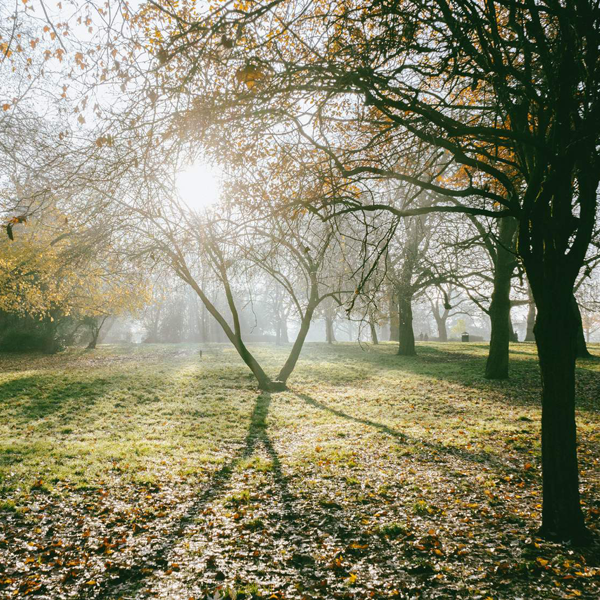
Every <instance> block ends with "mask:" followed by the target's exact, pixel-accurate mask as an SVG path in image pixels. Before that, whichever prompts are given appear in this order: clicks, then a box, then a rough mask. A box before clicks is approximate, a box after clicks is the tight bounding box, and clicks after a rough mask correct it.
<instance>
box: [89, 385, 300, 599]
mask: <svg viewBox="0 0 600 600" xmlns="http://www.w3.org/2000/svg"><path fill="white" fill-rule="evenodd" d="M270 403H271V395H270V394H269V393H262V394H260V395H259V396H257V398H256V403H255V405H254V409H253V411H252V415H251V417H250V425H249V427H248V433H247V435H246V438H245V441H244V446H243V447H242V448H241V449H240V450H239V451H238V452H237V453H236V454H235V455H234V456H233V457H232V458H231V459H230V460H229V461H228V462H227V463H226V464H225V465H223V466H222V467H221V468H220V469H219V470H217V471H216V472H215V473H214V474H213V476H212V478H211V480H210V482H209V483H208V485H207V486H206V488H205V489H204V491H203V492H201V493H200V494H199V495H198V496H197V497H196V498H195V499H194V501H193V502H192V503H191V504H190V505H189V506H188V508H187V509H186V510H185V512H184V513H183V514H182V515H181V516H180V517H179V518H178V519H177V520H176V521H175V522H174V523H172V524H171V534H170V535H166V536H163V537H162V539H161V541H160V543H159V544H158V545H155V546H154V548H153V550H152V552H151V553H148V554H144V559H143V560H144V562H143V563H141V564H136V565H131V566H128V567H127V568H124V569H121V570H120V571H119V572H118V573H117V574H116V576H115V577H113V578H112V579H108V580H105V581H104V582H102V583H101V584H100V586H99V588H97V593H95V594H94V597H95V598H99V599H104V598H112V597H113V595H114V594H115V593H116V592H119V593H127V594H134V593H135V592H136V591H138V590H139V589H140V588H141V587H142V586H143V585H144V584H145V581H146V580H148V579H149V578H150V577H151V576H152V575H153V574H154V573H155V572H156V571H158V570H159V569H162V568H164V567H165V566H166V565H167V557H168V554H169V552H170V551H171V550H172V549H173V548H174V547H175V546H176V545H177V544H178V543H179V542H180V541H181V536H182V535H183V531H184V530H185V528H186V527H187V526H188V525H190V524H191V523H193V521H194V520H195V518H196V517H197V515H198V514H199V513H200V512H201V510H202V508H203V507H204V506H205V505H207V504H209V503H210V502H212V501H213V500H215V499H216V498H217V497H218V496H219V494H220V493H222V492H223V490H224V489H225V487H226V485H227V484H228V483H229V481H230V480H231V478H232V476H233V473H234V471H235V468H236V467H237V465H238V464H239V463H240V462H242V461H243V460H245V459H247V458H249V457H250V456H252V454H253V453H254V452H255V449H256V447H257V445H258V444H259V443H261V442H262V443H263V444H264V446H265V448H266V451H267V453H268V454H269V456H270V457H271V460H272V462H273V470H274V475H275V478H276V479H277V480H278V481H279V484H280V485H281V486H282V487H283V489H284V490H285V492H286V493H285V494H284V498H282V499H288V498H289V497H290V494H289V490H287V484H286V483H285V481H286V480H285V478H284V476H283V473H282V470H281V462H280V461H279V457H278V456H277V453H276V452H275V449H274V447H273V445H272V443H271V441H270V439H269V438H268V436H267V434H266V428H267V423H266V419H267V415H268V413H269V406H270Z"/></svg>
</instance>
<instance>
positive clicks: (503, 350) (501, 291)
mask: <svg viewBox="0 0 600 600" xmlns="http://www.w3.org/2000/svg"><path fill="white" fill-rule="evenodd" d="M516 229H517V222H516V221H515V219H513V218H504V219H501V220H500V231H499V236H498V238H499V239H498V243H497V244H496V257H495V261H494V291H493V293H492V302H491V304H490V312H489V315H490V322H491V326H492V333H491V338H490V351H489V354H488V358H487V362H486V365H485V377H486V378H487V379H506V378H507V377H508V350H509V346H508V344H509V341H510V337H511V334H512V331H511V330H512V323H511V322H510V286H511V279H512V274H513V271H514V268H515V257H514V254H513V252H511V249H512V248H513V238H514V235H515V231H516Z"/></svg>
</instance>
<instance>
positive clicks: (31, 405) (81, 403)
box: [0, 374, 127, 424]
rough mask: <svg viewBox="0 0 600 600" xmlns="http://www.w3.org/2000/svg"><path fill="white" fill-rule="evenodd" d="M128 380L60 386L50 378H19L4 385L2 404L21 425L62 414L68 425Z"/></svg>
mask: <svg viewBox="0 0 600 600" xmlns="http://www.w3.org/2000/svg"><path fill="white" fill-rule="evenodd" d="M125 379H127V375H125V374H122V375H117V376H111V377H110V378H108V377H96V378H93V379H89V380H83V381H82V380H74V381H58V382H57V381H56V377H51V376H48V375H32V376H27V377H19V378H16V379H11V380H9V381H5V382H4V383H2V384H0V404H2V405H3V406H4V407H5V409H6V408H8V409H9V410H11V409H12V410H13V411H14V412H15V413H16V414H15V416H14V417H12V418H13V419H14V418H15V417H16V422H17V423H19V422H20V423H21V424H27V423H29V422H31V421H36V420H39V419H44V418H45V417H48V416H50V415H52V414H56V413H62V414H61V415H60V417H61V419H60V421H61V422H64V424H68V423H69V421H70V418H69V414H70V413H71V411H77V414H80V413H81V411H82V410H87V409H88V408H89V407H90V406H91V405H93V404H94V403H95V402H96V401H97V400H98V399H99V398H100V397H102V396H103V395H104V394H106V392H107V391H109V390H110V389H114V388H115V387H118V386H119V385H120V384H121V383H122V382H123V381H124V380H125ZM67 409H68V410H67Z"/></svg>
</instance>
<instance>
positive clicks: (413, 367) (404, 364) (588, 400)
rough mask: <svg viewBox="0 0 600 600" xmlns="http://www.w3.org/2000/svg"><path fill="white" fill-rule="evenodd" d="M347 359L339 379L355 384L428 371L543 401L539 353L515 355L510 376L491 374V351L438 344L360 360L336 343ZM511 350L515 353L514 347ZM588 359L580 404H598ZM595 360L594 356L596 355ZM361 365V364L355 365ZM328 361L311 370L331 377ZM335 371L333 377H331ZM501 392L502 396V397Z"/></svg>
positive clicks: (510, 397)
mask: <svg viewBox="0 0 600 600" xmlns="http://www.w3.org/2000/svg"><path fill="white" fill-rule="evenodd" d="M338 350H340V354H341V355H342V357H343V358H344V359H347V360H346V362H347V363H348V364H350V360H351V363H352V364H350V366H349V368H348V371H347V373H343V374H342V375H341V376H339V379H338V381H337V384H338V385H351V384H353V383H356V382H361V383H362V382H365V383H368V382H369V380H375V379H377V378H378V377H379V376H380V375H381V373H382V372H384V373H387V372H390V371H392V372H396V373H406V374H409V375H410V374H412V375H416V376H421V377H425V378H428V379H432V380H434V381H443V382H448V383H450V384H455V385H460V386H462V387H466V388H470V389H472V390H477V391H478V392H480V393H482V394H486V393H489V395H488V397H487V399H491V400H494V401H500V402H502V403H503V404H506V405H507V406H508V405H513V406H515V407H516V406H525V407H536V408H537V407H540V395H541V380H540V372H539V366H538V363H537V357H536V356H534V355H531V360H518V361H515V360H513V361H511V363H510V367H509V368H510V377H509V378H508V379H501V380H493V379H486V378H485V376H484V373H485V363H486V360H487V356H478V355H473V354H467V353H463V352H457V351H454V350H452V349H450V348H449V349H444V348H439V347H432V346H422V347H421V348H419V350H418V352H419V353H418V354H417V356H410V357H405V356H398V355H396V354H395V353H394V354H392V353H391V352H388V351H387V350H388V349H387V348H384V349H383V351H371V352H364V353H363V355H362V356H361V360H360V361H358V360H356V349H355V348H351V347H349V346H347V347H344V346H340V347H339V348H338V347H336V353H337V351H338ZM511 353H515V352H514V351H513V350H512V349H511ZM586 360H587V359H580V360H579V361H578V368H577V373H576V375H577V385H578V398H577V408H578V409H579V410H592V411H593V410H598V403H597V401H596V394H595V393H593V392H592V393H591V394H590V393H588V391H589V390H590V389H592V390H593V389H594V387H595V386H594V385H593V381H591V383H592V385H590V382H589V381H588V379H590V378H592V379H593V378H594V377H597V373H596V372H595V371H593V370H590V369H586V368H584V365H585V364H586ZM590 363H591V364H594V360H591V361H590ZM356 365H358V367H357V368H356V369H353V368H352V367H353V366H356ZM330 375H331V373H330V372H329V371H328V368H327V366H326V365H325V366H323V367H321V366H320V365H319V364H318V363H316V364H314V365H311V368H310V376H311V378H312V379H315V380H319V379H320V380H321V381H327V380H328V379H331V377H330ZM328 376H329V377H328ZM498 396H499V397H498Z"/></svg>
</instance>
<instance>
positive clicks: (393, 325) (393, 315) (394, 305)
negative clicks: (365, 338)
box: [389, 291, 400, 342]
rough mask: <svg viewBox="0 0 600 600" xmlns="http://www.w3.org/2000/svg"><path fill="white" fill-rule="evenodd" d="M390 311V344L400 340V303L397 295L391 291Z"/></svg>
mask: <svg viewBox="0 0 600 600" xmlns="http://www.w3.org/2000/svg"><path fill="white" fill-rule="evenodd" d="M389 301H390V304H389V311H390V342H397V341H399V340H400V320H399V319H398V302H397V297H396V294H395V293H394V292H393V291H391V292H390V297H389Z"/></svg>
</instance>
